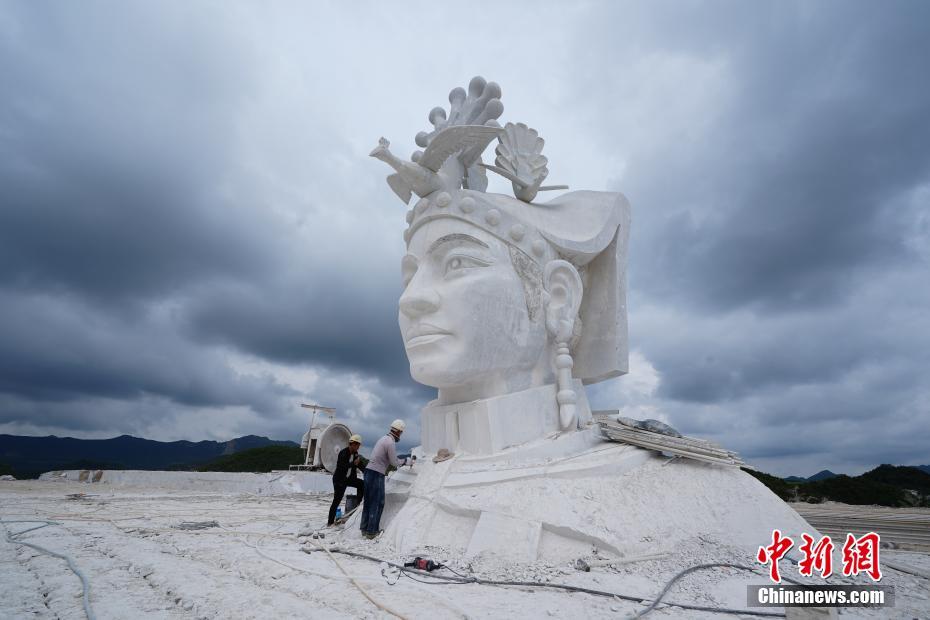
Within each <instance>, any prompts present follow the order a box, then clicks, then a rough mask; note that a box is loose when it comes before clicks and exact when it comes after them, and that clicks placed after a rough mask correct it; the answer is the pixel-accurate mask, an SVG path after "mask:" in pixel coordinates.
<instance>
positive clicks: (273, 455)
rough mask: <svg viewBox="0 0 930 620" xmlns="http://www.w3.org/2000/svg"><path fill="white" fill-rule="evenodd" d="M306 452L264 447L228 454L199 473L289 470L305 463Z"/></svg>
mask: <svg viewBox="0 0 930 620" xmlns="http://www.w3.org/2000/svg"><path fill="white" fill-rule="evenodd" d="M304 456H305V455H304V451H303V450H302V449H301V448H300V446H298V445H297V444H294V445H293V446H264V447H262V448H252V449H251V450H243V451H242V452H236V453H235V454H227V455H225V456H221V457H220V458H218V459H216V460H213V461H210V462H209V463H207V464H206V465H202V466H200V467H198V468H197V471H250V472H269V471H272V470H275V469H287V468H288V466H290V465H294V464H296V463H303V462H304Z"/></svg>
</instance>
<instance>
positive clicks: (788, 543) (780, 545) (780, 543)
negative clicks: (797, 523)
mask: <svg viewBox="0 0 930 620" xmlns="http://www.w3.org/2000/svg"><path fill="white" fill-rule="evenodd" d="M793 546H794V541H793V540H791V539H790V538H788V537H787V536H782V535H781V531H780V530H774V531H773V532H772V544H771V545H769V546H768V547H759V553H757V554H756V559H757V560H759V562H760V563H762V564H768V563H770V562H771V564H772V566H771V567H770V569H769V577H771V579H772V581H774V582H775V583H781V575H779V574H778V560H780V559H781V558H782V557H783V556H784V555H785V554H786V553H788V550H789V549H791V547H793Z"/></svg>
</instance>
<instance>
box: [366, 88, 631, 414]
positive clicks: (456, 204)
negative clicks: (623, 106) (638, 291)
mask: <svg viewBox="0 0 930 620" xmlns="http://www.w3.org/2000/svg"><path fill="white" fill-rule="evenodd" d="M500 96H501V89H500V86H498V85H497V84H496V83H494V82H486V81H485V80H484V78H481V77H476V78H474V79H472V81H471V83H470V84H469V86H468V92H467V93H466V92H465V90H464V89H463V88H455V89H453V90H452V91H451V92H450V93H449V102H450V104H451V105H450V111H449V113H448V115H447V114H446V111H445V110H444V109H443V108H440V107H437V108H433V110H432V111H431V112H430V114H429V120H430V122H431V123H432V125H433V130H432V131H431V132H428V133H427V132H420V133H419V134H417V136H416V143H417V145H418V146H420V147H423V148H425V149H426V150H425V151H417V152H415V153H414V154H413V155H412V157H411V159H410V161H403V160H401V159H400V158H398V157H395V156H394V155H393V154H392V153H391V152H390V150H389V148H388V147H389V143H388V141H387V140H385V139H384V138H381V140H380V142H379V145H378V146H377V147H376V148H375V149H374V150H373V151H372V152H371V156H372V157H375V158H377V159H380V160H382V161H384V162H386V163H387V164H389V165H390V166H391V167H392V168H394V170H395V171H396V172H395V173H394V174H392V175H390V176H389V177H388V179H387V180H388V184H389V185H390V187H391V189H393V190H394V193H396V194H397V195H398V196H399V197H400V198H401V200H403V201H404V202H405V203H409V202H410V199H411V197H412V194H416V195H417V196H419V197H420V200H419V201H418V202H416V204H415V205H414V206H413V208H412V209H410V210H409V211H408V212H407V223H408V224H409V227H408V228H407V231H406V232H405V233H404V239H405V241H406V242H407V243H408V244H409V242H410V238H411V236H412V235H413V233H414V231H416V230H417V229H418V228H419V227H420V226H422V225H423V224H425V223H426V222H429V221H431V220H434V219H438V218H454V219H459V220H462V221H465V222H468V223H469V224H472V225H474V226H477V227H478V228H481V229H482V230H485V231H487V232H488V233H490V234H492V235H494V236H496V237H497V238H499V239H500V240H502V241H503V242H505V243H507V244H508V245H509V246H511V247H513V248H516V249H517V250H519V251H520V252H521V253H522V254H523V255H525V256H526V257H528V258H529V260H532V261H534V262H535V263H537V264H538V265H540V266H545V265H546V263H548V262H549V261H550V260H555V259H564V260H567V261H569V262H570V263H572V264H573V265H575V266H576V267H577V268H578V269H579V270H583V271H584V272H586V273H585V280H586V285H585V290H584V295H583V298H582V303H581V309H580V311H579V317H580V318H581V321H582V324H583V325H584V329H583V331H582V334H581V337H580V339H579V341H578V342H577V344H576V345H575V346H574V351H573V357H574V372H573V373H571V374H572V375H574V376H575V377H577V378H580V379H581V380H582V381H583V382H584V383H586V384H589V383H595V382H598V381H603V380H604V379H609V378H611V377H616V376H618V375H622V374H625V373H626V372H627V370H628V349H627V314H626V253H627V243H628V239H629V225H630V205H629V203H628V202H627V200H626V198H625V197H624V196H623V194H620V193H612V192H594V191H574V192H568V193H566V194H563V195H561V196H559V197H558V198H556V199H554V200H551V201H549V202H544V203H534V202H532V201H533V199H534V198H535V197H536V194H537V192H540V191H547V190H554V189H567V186H564V185H557V186H542V182H543V181H544V180H545V178H546V176H547V175H548V169H547V165H548V160H547V159H546V157H545V156H544V155H542V148H543V146H544V144H545V142H544V141H543V139H542V138H540V137H539V134H538V133H537V132H536V130H535V129H531V128H529V127H527V126H526V125H524V124H522V123H518V124H513V123H508V124H507V125H506V126H504V127H501V126H500V124H499V123H498V122H497V119H498V118H499V117H500V115H501V114H502V113H503V111H504V106H503V104H502V103H501V101H500ZM495 138H497V139H498V140H499V144H498V146H497V148H496V155H497V157H496V160H495V164H494V165H490V164H484V163H483V162H482V161H481V154H482V153H483V152H484V150H485V149H486V148H487V146H488V145H489V144H490V143H491V141H493V140H494V139H495ZM486 170H491V171H493V172H496V173H498V174H500V175H501V176H504V177H505V178H507V179H508V180H510V181H511V183H512V184H513V189H514V195H515V198H511V197H510V196H505V195H502V194H489V193H485V190H486V188H487V176H486ZM559 347H560V349H561V348H563V347H562V343H560V344H559ZM566 350H567V345H566ZM560 353H561V352H560ZM569 364H571V358H569ZM557 366H559V364H558V363H557ZM559 367H560V368H561V366H559ZM569 369H571V365H569ZM562 383H563V382H562V381H561V380H560V390H561V389H562ZM560 402H561V401H560Z"/></svg>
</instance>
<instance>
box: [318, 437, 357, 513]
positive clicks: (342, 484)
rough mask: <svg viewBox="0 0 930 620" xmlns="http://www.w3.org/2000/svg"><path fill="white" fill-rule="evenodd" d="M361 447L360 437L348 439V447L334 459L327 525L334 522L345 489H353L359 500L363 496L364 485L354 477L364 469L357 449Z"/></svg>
mask: <svg viewBox="0 0 930 620" xmlns="http://www.w3.org/2000/svg"><path fill="white" fill-rule="evenodd" d="M361 447H362V437H361V435H352V436H351V437H349V445H348V447H346V448H343V449H342V450H340V451H339V456H338V457H337V458H336V471H334V472H333V505H332V506H330V507H329V521H327V525H332V524H333V523H335V522H336V508H338V507H339V503H340V502H341V501H342V498H343V496H344V495H345V493H346V488H348V487H355V488H356V494H357V497H358V498H359V499H361V498H362V497H363V496H364V495H365V483H364V482H362V481H361V480H359V479H358V478H356V477H355V472H356V471H358V470H359V469H365V465H364V464H363V463H362V460H361V455H359V453H358V449H359V448H361Z"/></svg>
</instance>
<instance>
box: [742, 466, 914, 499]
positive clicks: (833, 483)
mask: <svg viewBox="0 0 930 620" xmlns="http://www.w3.org/2000/svg"><path fill="white" fill-rule="evenodd" d="M745 471H748V473H750V474H752V475H753V476H755V477H756V478H758V479H759V480H760V481H761V482H762V483H763V484H765V486H767V487H768V488H769V489H770V490H771V491H772V492H773V493H775V494H776V495H778V496H779V497H780V498H782V499H788V500H790V501H802V502H812V503H819V502H822V501H825V500H830V501H834V502H842V503H844V504H854V505H873V504H874V505H878V506H896V507H897V506H901V507H903V506H930V473H928V472H926V471H923V469H922V468H918V467H899V466H895V465H880V466H879V467H876V468H875V469H873V470H872V471H868V472H866V473H864V474H862V475H861V476H853V477H851V476H846V475H843V474H839V475H837V474H834V473H833V472H831V471H828V470H824V471H822V472H819V473H817V474H814V475H813V476H811V477H810V478H808V479H806V480H805V479H804V478H799V477H797V476H791V477H789V478H785V479H781V478H777V477H775V476H771V475H769V474H766V473H763V472H758V471H751V470H745Z"/></svg>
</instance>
